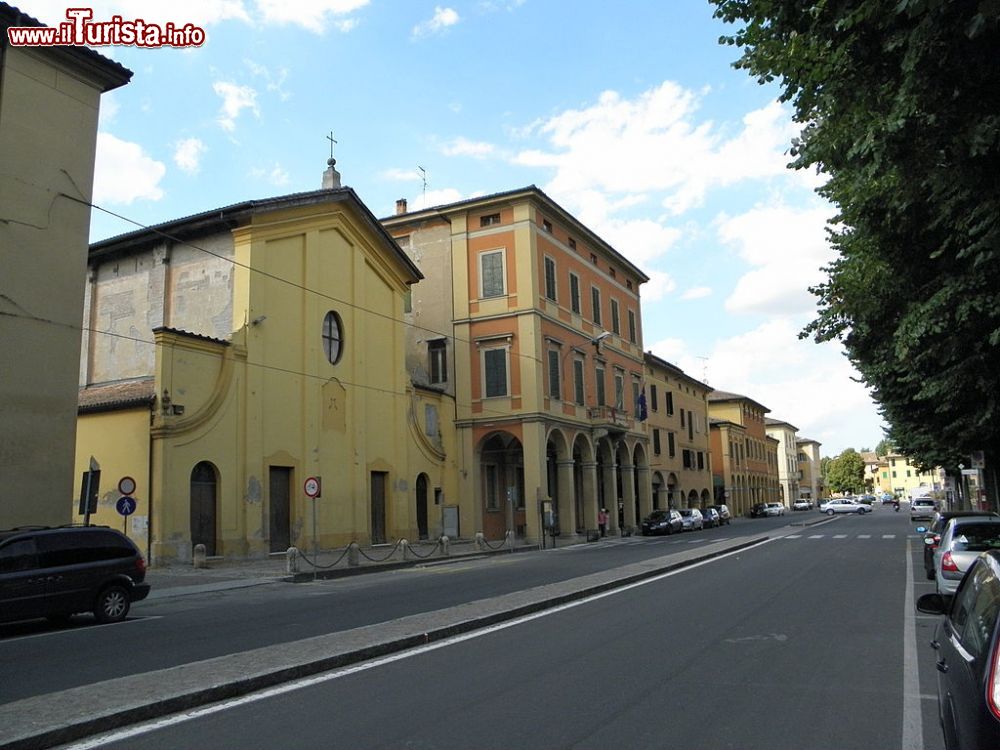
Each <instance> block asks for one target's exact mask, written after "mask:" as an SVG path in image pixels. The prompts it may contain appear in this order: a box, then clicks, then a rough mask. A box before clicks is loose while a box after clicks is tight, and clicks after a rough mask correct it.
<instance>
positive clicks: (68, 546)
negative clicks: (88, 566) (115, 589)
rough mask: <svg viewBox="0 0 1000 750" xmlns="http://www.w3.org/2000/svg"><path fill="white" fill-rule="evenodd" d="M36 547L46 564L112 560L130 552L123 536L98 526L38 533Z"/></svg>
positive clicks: (43, 563)
mask: <svg viewBox="0 0 1000 750" xmlns="http://www.w3.org/2000/svg"><path fill="white" fill-rule="evenodd" d="M38 549H39V552H40V553H41V560H42V565H43V567H46V568H57V567H60V566H62V565H77V564H79V563H87V562H98V561H100V560H114V559H118V558H124V557H131V556H132V555H133V554H134V551H133V550H132V548H131V546H130V545H129V543H128V542H127V541H126V540H125V539H124V538H123V537H120V536H118V535H117V534H113V533H111V532H109V531H100V530H94V531H88V532H83V533H81V532H79V531H66V532H63V533H58V534H43V535H40V536H39V537H38Z"/></svg>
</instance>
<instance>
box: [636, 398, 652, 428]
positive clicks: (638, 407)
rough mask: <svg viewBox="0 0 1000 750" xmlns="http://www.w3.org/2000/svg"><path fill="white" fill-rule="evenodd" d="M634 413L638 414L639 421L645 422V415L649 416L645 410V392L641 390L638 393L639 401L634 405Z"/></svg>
mask: <svg viewBox="0 0 1000 750" xmlns="http://www.w3.org/2000/svg"><path fill="white" fill-rule="evenodd" d="M636 414H637V415H638V416H639V421H640V422H645V421H646V417H648V416H649V412H648V411H646V392H645V391H643V392H642V393H640V394H639V403H638V404H637V405H636Z"/></svg>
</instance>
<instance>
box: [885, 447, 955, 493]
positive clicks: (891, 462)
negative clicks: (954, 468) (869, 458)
mask: <svg viewBox="0 0 1000 750" xmlns="http://www.w3.org/2000/svg"><path fill="white" fill-rule="evenodd" d="M883 461H884V468H881V467H880V468H879V473H880V480H881V481H883V482H885V483H887V485H888V487H890V488H891V489H888V490H887V491H888V492H891V493H893V494H894V495H898V496H899V497H904V498H909V497H916V496H919V495H923V494H931V493H934V492H942V493H943V492H945V491H946V490H947V489H948V488H949V487H950V485H949V483H948V480H947V478H946V477H945V471H944V469H942V468H941V467H936V468H934V469H931V470H930V471H922V470H921V469H919V468H917V466H916V465H915V464H912V463H910V459H909V458H908V457H906V456H904V455H902V454H900V453H890V454H888V455H887V456H885V457H884V458H883ZM881 475H887V476H881ZM883 486H884V485H883Z"/></svg>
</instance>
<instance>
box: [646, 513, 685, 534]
mask: <svg viewBox="0 0 1000 750" xmlns="http://www.w3.org/2000/svg"><path fill="white" fill-rule="evenodd" d="M683 530H684V522H683V521H682V520H681V514H680V513H678V512H677V511H676V510H654V511H653V512H652V513H650V514H649V515H648V516H646V518H644V519H643V521H642V535H643V536H649V535H651V534H673V533H674V532H675V531H683Z"/></svg>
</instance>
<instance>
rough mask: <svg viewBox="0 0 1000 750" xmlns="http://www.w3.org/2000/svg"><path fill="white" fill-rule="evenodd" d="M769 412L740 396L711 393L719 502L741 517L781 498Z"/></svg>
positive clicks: (713, 451)
mask: <svg viewBox="0 0 1000 750" xmlns="http://www.w3.org/2000/svg"><path fill="white" fill-rule="evenodd" d="M769 411H770V409H768V408H767V407H766V406H764V405H762V404H760V403H758V402H756V401H754V400H753V399H752V398H749V397H747V396H742V395H740V394H738V393H729V392H726V391H712V392H711V393H709V394H708V415H709V422H710V425H711V429H712V435H711V446H712V466H713V473H714V475H715V482H716V499H717V500H718V501H719V502H726V503H727V504H728V505H729V506H730V508H731V509H733V512H734V513H737V514H739V515H743V514H745V513H747V512H748V511H749V510H750V508H751V506H753V505H754V504H756V503H765V502H775V501H777V500H778V498H779V490H778V467H777V448H776V445H777V443H776V441H775V443H774V445H773V446H770V444H769V442H768V437H767V433H766V430H765V423H764V420H765V418H766V415H767V413H768V412H769ZM719 482H721V485H720V484H719ZM720 495H721V497H722V498H723V499H721V500H720V499H719V496H720Z"/></svg>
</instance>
